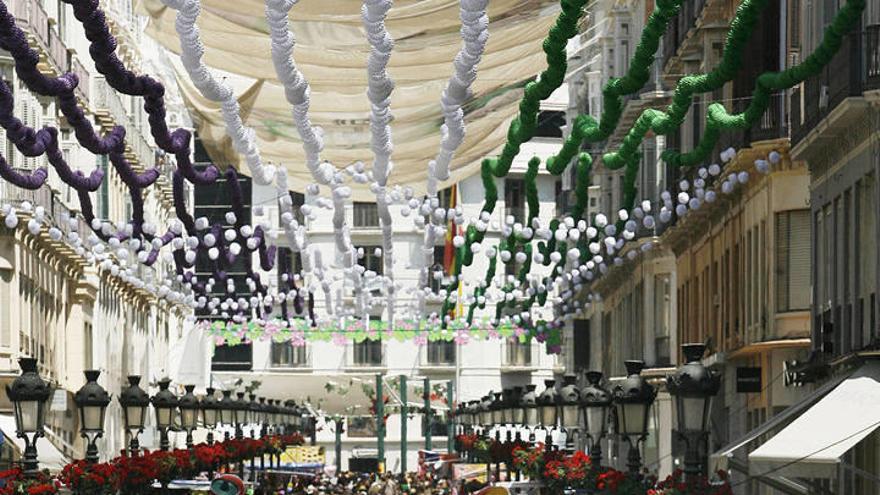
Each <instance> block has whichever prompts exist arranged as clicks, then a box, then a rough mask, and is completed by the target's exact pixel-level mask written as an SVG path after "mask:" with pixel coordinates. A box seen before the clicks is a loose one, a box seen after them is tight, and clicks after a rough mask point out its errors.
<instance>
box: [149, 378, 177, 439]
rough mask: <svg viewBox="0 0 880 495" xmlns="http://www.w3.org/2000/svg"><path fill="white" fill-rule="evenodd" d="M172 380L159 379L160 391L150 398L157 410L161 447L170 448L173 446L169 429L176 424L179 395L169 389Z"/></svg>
mask: <svg viewBox="0 0 880 495" xmlns="http://www.w3.org/2000/svg"><path fill="white" fill-rule="evenodd" d="M170 386H171V380H170V379H168V378H163V379H161V380H159V391H158V392H156V395H154V396H153V398H152V399H150V402H152V403H153V409H155V410H156V427H157V428H159V449H160V450H168V449H169V447H170V446H171V445H170V443H169V442H168V430H169V429H171V425H173V424H174V413H175V411H177V396H176V395H174V392H172V391H171V390H169V389H168V387H170Z"/></svg>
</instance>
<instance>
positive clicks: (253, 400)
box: [247, 394, 261, 438]
mask: <svg viewBox="0 0 880 495" xmlns="http://www.w3.org/2000/svg"><path fill="white" fill-rule="evenodd" d="M248 399H250V400H248V403H247V411H248V416H247V417H248V422H249V423H250V425H251V438H257V430H256V426H257V424H258V423H259V422H260V414H261V413H260V403H259V402H257V394H250V395H248Z"/></svg>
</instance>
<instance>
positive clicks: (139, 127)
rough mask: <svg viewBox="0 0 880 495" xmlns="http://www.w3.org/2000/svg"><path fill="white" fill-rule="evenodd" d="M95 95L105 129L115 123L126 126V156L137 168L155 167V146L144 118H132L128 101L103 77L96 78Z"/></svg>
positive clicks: (99, 116) (98, 116) (98, 117)
mask: <svg viewBox="0 0 880 495" xmlns="http://www.w3.org/2000/svg"><path fill="white" fill-rule="evenodd" d="M94 96H95V101H94V107H95V116H96V117H97V119H98V122H99V123H100V124H101V126H102V127H104V128H105V129H110V128H111V127H113V126H114V125H121V126H123V127H125V130H126V134H125V143H126V145H127V146H128V147H127V149H126V153H125V156H126V158H127V159H128V160H129V161H130V162H131V165H132V166H133V167H134V168H135V170H138V171H143V170H144V169H146V168H151V167H153V166H154V165H155V163H156V156H155V151H154V149H155V148H154V146H153V145H151V144H150V142H149V140H148V137H147V134H148V133H149V129H148V126H147V125H146V122H145V121H144V119H134V118H132V116H131V115H130V114H129V112H128V105H127V104H126V102H125V101H123V100H122V97H121V96H120V94H119V93H117V92H116V91H114V90H113V88H111V87H110V85H109V84H108V83H107V81H106V80H105V79H104V78H103V77H97V78H95V95H94Z"/></svg>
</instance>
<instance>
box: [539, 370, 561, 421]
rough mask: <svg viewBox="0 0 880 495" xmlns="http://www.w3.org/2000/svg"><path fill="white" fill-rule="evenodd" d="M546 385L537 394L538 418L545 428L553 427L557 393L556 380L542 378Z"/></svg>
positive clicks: (557, 398) (555, 415)
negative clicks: (539, 393)
mask: <svg viewBox="0 0 880 495" xmlns="http://www.w3.org/2000/svg"><path fill="white" fill-rule="evenodd" d="M544 385H545V386H546V387H547V388H545V389H544V391H543V392H541V395H539V396H538V413H539V418H538V419H539V420H540V423H541V425H542V426H544V427H545V428H548V429H549V428H555V427H556V418H557V409H556V407H557V405H558V401H559V394H558V393H557V392H556V380H544Z"/></svg>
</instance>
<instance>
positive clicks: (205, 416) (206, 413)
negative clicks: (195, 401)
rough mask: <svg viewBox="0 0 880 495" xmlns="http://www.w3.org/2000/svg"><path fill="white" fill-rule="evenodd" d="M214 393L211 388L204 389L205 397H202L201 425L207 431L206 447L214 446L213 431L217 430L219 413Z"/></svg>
mask: <svg viewBox="0 0 880 495" xmlns="http://www.w3.org/2000/svg"><path fill="white" fill-rule="evenodd" d="M215 393H216V391H215V390H214V389H213V388H212V387H208V388H207V389H205V396H204V397H202V401H201V404H200V405H201V408H202V424H203V425H205V428H206V429H207V430H208V438H207V441H208V445H214V429H215V428H217V416H218V414H219V413H220V409H219V403H218V402H217V397H215V396H214V394H215Z"/></svg>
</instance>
